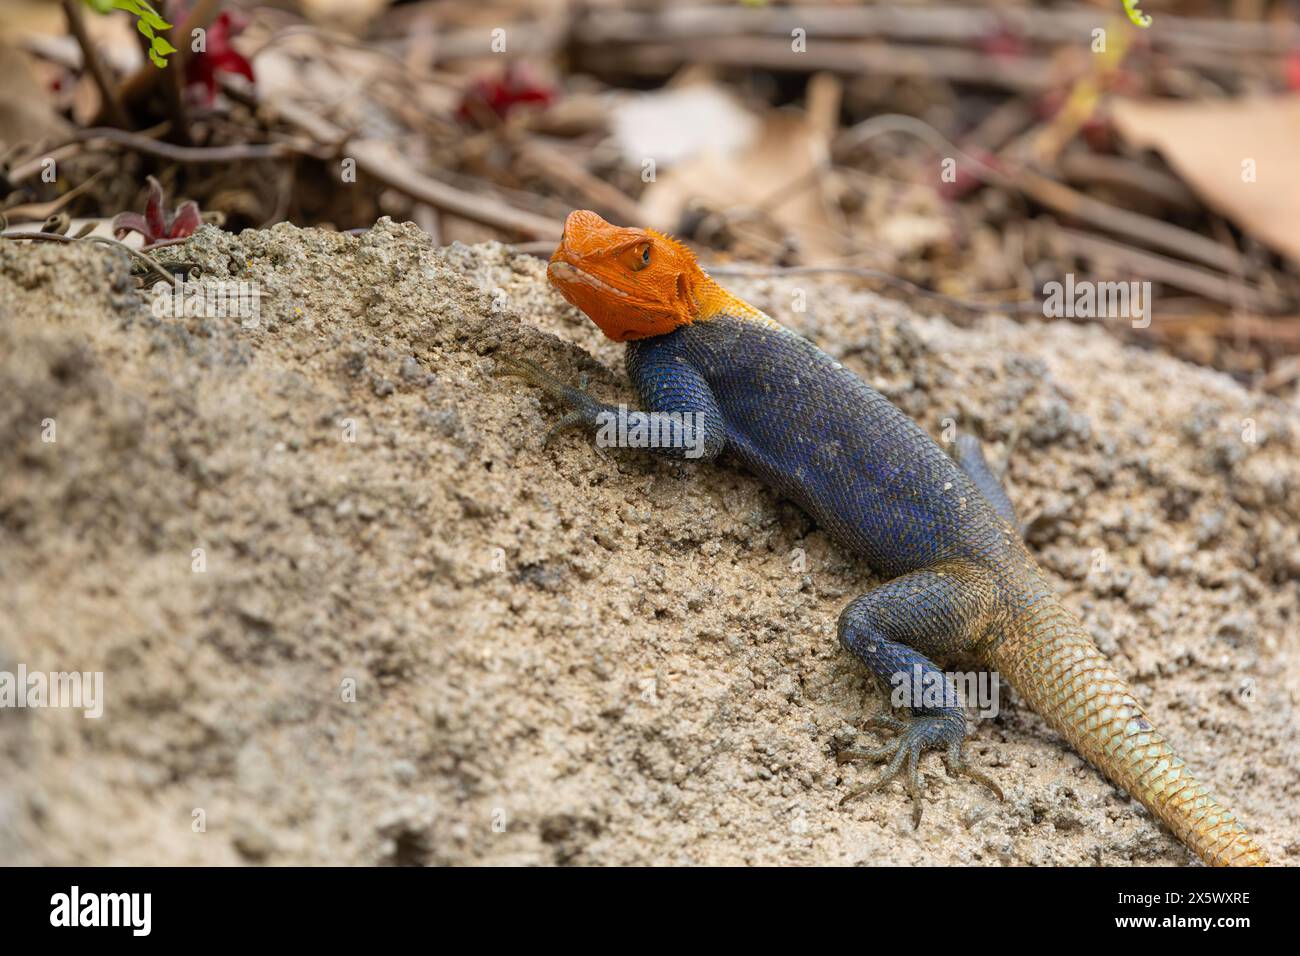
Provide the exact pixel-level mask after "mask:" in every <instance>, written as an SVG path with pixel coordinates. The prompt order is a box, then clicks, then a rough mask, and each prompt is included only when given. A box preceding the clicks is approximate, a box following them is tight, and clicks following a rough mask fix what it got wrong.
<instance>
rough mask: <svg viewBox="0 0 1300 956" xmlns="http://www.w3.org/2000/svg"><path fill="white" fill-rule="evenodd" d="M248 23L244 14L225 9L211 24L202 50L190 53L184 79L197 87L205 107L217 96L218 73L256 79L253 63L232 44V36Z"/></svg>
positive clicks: (249, 79) (190, 85) (251, 80)
mask: <svg viewBox="0 0 1300 956" xmlns="http://www.w3.org/2000/svg"><path fill="white" fill-rule="evenodd" d="M246 26H248V18H247V17H246V16H244V15H243V14H235V13H231V12H229V11H226V12H223V13H222V14H221V15H220V16H218V17H217V18H216V19H215V20H213V21H212V26H210V27H208V29H207V36H206V40H205V45H204V49H203V51H202V52H201V53H191V54H190V55H189V57H188V58H187V59H186V60H185V82H186V84H187V85H188V86H189V87H190V88H191V89H193V88H195V87H198V89H199V91H200V92H199V95H200V97H201V99H202V102H203V104H204V105H205V106H211V105H212V101H213V100H214V99H215V98H216V95H217V74H218V73H238V74H239V75H240V76H243V77H246V78H247V79H248V82H250V83H252V82H254V80H253V64H251V63H249V62H248V60H247V58H245V57H244V55H243V54H242V53H240V52H239V51H238V50H236V49H235V48H234V47H233V46H231V45H230V38H231V37H234V36H238V35H239V34H240V33H242V32H244V28H245V27H246Z"/></svg>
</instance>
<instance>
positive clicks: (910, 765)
mask: <svg viewBox="0 0 1300 956" xmlns="http://www.w3.org/2000/svg"><path fill="white" fill-rule="evenodd" d="M867 726H873V727H880V728H884V729H887V730H893V731H896V732H897V734H898V736H897V737H895V738H894V739H893V740H892V741H890V742H889V743H887V744H884V745H883V746H880V747H876V748H874V749H871V750H859V749H856V748H854V749H849V750H841V751H840V752H839V753H838V754H836V755H835V759H836V762H838V763H840V764H845V763H850V762H853V761H867V762H871V763H883V762H884V761H886V760H888V761H889V764H888V766H886V767H885V769H884V770H883V771H882V772H881V774H880V776H879V777H877V778H876V779H875V780H873V781H872V782H871V783H869V784H867V785H866V786H865V787H861V788H859V789H857V790H854V791H853V792H852V793H849V794H846V795H845V796H844V798H843V799H842V800H840V805H841V806H843V805H844V804H846V803H848V802H849V801H850V800H856V799H857V798H858V797H864V796H866V795H867V794H869V793H874V792H876V791H877V790H879V789H880V788H881V787H883V786H884V785H885V784H887V783H889V781H891V780H893V779H894V778H895V777H897V776H898V775H899V774H900V773H903V772H904V771H906V776H905V777H904V783H905V785H906V786H907V792H908V795H909V796H910V797H911V798H912V827H913V829H915V828H916V827H919V826H920V825H921V812H922V809H923V808H924V804H923V801H922V798H921V755H922V754H923V753H924V752H925V751H926V750H930V749H933V748H936V747H944V748H945V750H944V753H943V755H942V758H941V759H942V760H943V765H944V768H945V769H946V770H947V772H948V775H949V776H954V777H955V776H958V775H960V776H964V777H969V778H970V779H971V780H974V781H975V782H976V783H979V784H982V785H983V786H985V787H988V788H989V790H991V791H992V792H993V793H994V794H996V795H997V798H998V799H999V800H1001V799H1003V797H1002V790H1001V788H999V787H998V785H997V784H996V783H994V782H993V780H992V779H990V778H989V777H987V776H985V775H984V774H983V773H981V772H980V771H978V770H976V769H974V768H973V767H971V766H970V765H969V764H968V763H967V762H966V758H965V757H964V756H963V755H962V742H963V740H964V739H965V736H966V728H965V724H964V721H961V720H954V719H953V718H951V717H948V716H913V717H909V718H900V717H895V716H893V715H891V714H886V713H881V714H877V715H876V716H874V717H872V718H871V719H870V720H868V721H867Z"/></svg>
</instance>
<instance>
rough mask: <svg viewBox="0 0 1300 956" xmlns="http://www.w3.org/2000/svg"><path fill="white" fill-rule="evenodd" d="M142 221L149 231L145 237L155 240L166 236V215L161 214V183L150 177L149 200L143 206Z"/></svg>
mask: <svg viewBox="0 0 1300 956" xmlns="http://www.w3.org/2000/svg"><path fill="white" fill-rule="evenodd" d="M144 221H145V222H146V223H148V225H149V231H148V232H147V233H145V235H147V236H151V237H153V238H155V239H160V238H162V237H163V236H165V235H167V214H166V213H164V212H163V190H162V183H160V182H158V180H156V179H154V178H153V177H152V176H150V177H149V198H148V199H146V200H145V204H144Z"/></svg>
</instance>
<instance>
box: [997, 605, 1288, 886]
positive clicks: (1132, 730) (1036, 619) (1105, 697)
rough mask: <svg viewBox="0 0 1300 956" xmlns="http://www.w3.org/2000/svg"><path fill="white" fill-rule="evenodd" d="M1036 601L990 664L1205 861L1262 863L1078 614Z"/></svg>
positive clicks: (1263, 855)
mask: <svg viewBox="0 0 1300 956" xmlns="http://www.w3.org/2000/svg"><path fill="white" fill-rule="evenodd" d="M1035 598H1036V600H1034V601H1032V602H1030V603H1029V605H1028V609H1027V610H1026V611H1024V612H1023V613H1022V614H1021V615H1020V616H1019V617H1018V619H1017V620H1015V621H1014V622H1013V623H1012V624H1011V627H1010V629H1009V631H1008V632H1007V633H1006V635H1005V638H1004V640H1002V641H1001V643H999V644H998V645H997V646H996V647H995V648H994V649H993V650H992V651H991V654H990V656H991V659H992V662H993V664H994V666H995V667H997V668H998V670H1000V671H1001V672H1002V673H1003V674H1005V675H1006V677H1007V678H1008V680H1010V682H1011V685H1012V686H1013V687H1015V689H1016V690H1017V691H1018V692H1019V693H1020V694H1021V695H1022V696H1023V697H1025V698H1026V699H1027V700H1028V701H1029V703H1030V704H1031V705H1032V706H1033V708H1034V710H1036V711H1037V712H1038V713H1040V714H1042V715H1043V717H1045V718H1046V719H1047V721H1048V723H1050V724H1051V725H1052V727H1053V728H1054V729H1055V730H1056V731H1057V732H1058V733H1060V734H1061V735H1062V736H1064V737H1065V738H1066V739H1067V740H1069V741H1070V743H1071V744H1073V745H1074V747H1075V749H1076V750H1078V752H1079V753H1080V754H1082V755H1083V756H1084V757H1085V758H1087V760H1088V762H1089V763H1091V764H1092V765H1093V766H1094V767H1096V768H1097V769H1099V770H1101V771H1102V773H1104V774H1105V775H1106V776H1107V777H1109V778H1110V779H1111V781H1112V782H1114V783H1115V784H1117V785H1118V786H1120V787H1123V788H1124V789H1125V790H1127V791H1128V792H1129V794H1131V795H1132V796H1134V797H1136V798H1137V799H1138V800H1139V801H1140V802H1141V803H1142V805H1143V806H1145V807H1146V808H1147V809H1148V810H1150V811H1151V812H1152V813H1153V814H1155V815H1156V816H1157V817H1159V818H1160V819H1161V820H1163V821H1164V822H1165V824H1166V825H1167V826H1168V827H1169V828H1170V829H1171V830H1173V831H1174V833H1175V834H1176V835H1177V836H1178V838H1179V839H1180V840H1182V841H1183V842H1184V843H1185V844H1187V846H1189V847H1191V849H1192V850H1193V851H1195V853H1196V854H1197V855H1198V856H1199V857H1200V858H1201V859H1203V860H1204V861H1205V862H1206V863H1209V864H1210V865H1211V866H1266V865H1267V864H1268V854H1267V853H1265V852H1264V850H1263V849H1261V848H1260V847H1259V846H1258V845H1257V844H1256V843H1255V841H1254V840H1253V839H1252V838H1251V836H1250V834H1249V833H1247V832H1246V829H1245V827H1243V826H1242V825H1241V823H1240V822H1238V820H1237V818H1236V816H1235V815H1233V813H1232V812H1231V811H1230V810H1228V809H1227V808H1226V807H1225V806H1223V804H1221V803H1219V801H1218V800H1216V799H1215V798H1214V796H1213V795H1212V794H1211V793H1210V790H1209V788H1208V787H1206V786H1205V784H1203V783H1201V782H1200V781H1199V780H1197V779H1196V778H1195V777H1194V776H1193V775H1192V773H1191V771H1189V770H1188V769H1187V766H1186V764H1185V763H1184V762H1183V760H1182V758H1181V757H1179V756H1178V755H1177V754H1176V753H1174V751H1173V749H1172V748H1171V747H1170V746H1169V744H1168V742H1167V741H1166V740H1165V739H1164V737H1162V736H1161V735H1160V734H1159V733H1157V732H1156V730H1155V728H1153V727H1152V726H1151V723H1150V721H1148V720H1147V717H1146V714H1144V713H1143V712H1142V708H1141V706H1140V705H1139V704H1138V702H1137V701H1136V700H1134V699H1133V695H1132V693H1131V692H1130V691H1129V688H1128V685H1127V684H1125V683H1124V681H1123V679H1122V678H1120V676H1119V675H1118V674H1117V673H1115V669H1114V668H1113V667H1112V666H1111V664H1110V661H1108V660H1107V659H1106V657H1105V656H1104V655H1103V654H1102V653H1101V651H1099V650H1097V646H1096V645H1095V644H1093V642H1092V641H1091V640H1090V639H1089V638H1088V636H1087V634H1085V633H1084V632H1083V629H1082V628H1081V627H1080V625H1079V623H1078V622H1077V621H1076V620H1075V618H1074V616H1073V615H1072V614H1071V613H1070V612H1069V611H1067V610H1066V609H1065V608H1064V607H1062V606H1061V604H1060V603H1059V602H1058V601H1057V600H1056V598H1055V597H1054V596H1053V595H1051V594H1050V592H1048V591H1047V590H1046V586H1044V590H1043V591H1042V592H1039V593H1038V594H1036V595H1035Z"/></svg>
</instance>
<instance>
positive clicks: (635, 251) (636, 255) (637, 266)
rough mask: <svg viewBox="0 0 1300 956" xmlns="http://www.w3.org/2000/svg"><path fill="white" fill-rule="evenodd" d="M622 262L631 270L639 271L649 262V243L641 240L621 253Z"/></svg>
mask: <svg viewBox="0 0 1300 956" xmlns="http://www.w3.org/2000/svg"><path fill="white" fill-rule="evenodd" d="M623 262H624V263H625V264H626V265H627V267H628V268H629V269H631V270H632V271H633V272H640V271H641V270H642V269H644V268H645V267H646V266H648V265H649V264H650V243H648V242H643V243H641V244H640V245H636V246H633V247H632V248H631V249H629V250H628V251H627V252H625V253H623Z"/></svg>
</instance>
